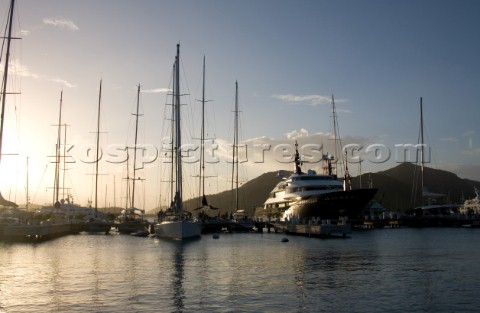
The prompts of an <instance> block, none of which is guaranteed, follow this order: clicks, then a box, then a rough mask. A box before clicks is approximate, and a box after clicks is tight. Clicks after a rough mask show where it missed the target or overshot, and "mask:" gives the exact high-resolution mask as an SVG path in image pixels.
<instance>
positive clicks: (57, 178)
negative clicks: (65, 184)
mask: <svg viewBox="0 0 480 313" xmlns="http://www.w3.org/2000/svg"><path fill="white" fill-rule="evenodd" d="M62 101H63V90H62V91H61V92H60V112H59V114H58V133H57V146H56V151H55V182H54V186H55V188H54V196H53V203H54V204H56V203H57V202H58V194H59V191H60V142H61V138H60V137H61V134H62Z"/></svg>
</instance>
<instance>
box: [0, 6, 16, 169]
mask: <svg viewBox="0 0 480 313" xmlns="http://www.w3.org/2000/svg"><path fill="white" fill-rule="evenodd" d="M14 4H15V1H14V0H12V2H11V4H10V15H9V20H8V37H7V50H6V54H5V68H4V71H3V82H2V112H1V122H0V160H1V159H2V144H3V124H4V116H5V98H6V96H7V80H8V64H9V60H10V41H11V39H12V23H13V7H14Z"/></svg>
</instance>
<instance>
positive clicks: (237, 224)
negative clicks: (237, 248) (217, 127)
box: [228, 81, 255, 232]
mask: <svg viewBox="0 0 480 313" xmlns="http://www.w3.org/2000/svg"><path fill="white" fill-rule="evenodd" d="M238 113H239V110H238V82H237V81H235V111H234V114H235V118H234V123H233V124H234V125H233V127H234V131H233V155H232V191H233V190H235V200H234V203H233V208H235V212H234V213H233V214H232V220H231V221H230V223H229V224H228V229H229V230H230V231H234V232H248V231H253V228H254V227H255V225H253V223H252V222H251V221H250V220H249V219H248V216H246V215H245V210H239V208H238V196H239V195H238V191H239V190H238V162H239V159H238ZM234 182H235V189H234V188H233V184H234Z"/></svg>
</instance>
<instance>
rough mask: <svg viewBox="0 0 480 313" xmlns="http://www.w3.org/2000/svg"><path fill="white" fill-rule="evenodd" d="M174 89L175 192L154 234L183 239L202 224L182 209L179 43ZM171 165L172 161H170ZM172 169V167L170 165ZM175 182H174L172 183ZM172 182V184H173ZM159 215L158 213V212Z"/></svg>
mask: <svg viewBox="0 0 480 313" xmlns="http://www.w3.org/2000/svg"><path fill="white" fill-rule="evenodd" d="M174 73H175V74H174V90H173V97H174V101H173V106H172V110H173V112H172V113H173V114H172V116H173V121H172V122H174V125H173V126H174V127H173V130H174V131H173V132H172V154H173V155H172V157H173V161H174V164H175V171H174V172H175V175H176V176H175V178H176V179H175V181H173V180H172V181H171V184H172V190H173V187H175V188H174V190H175V192H174V196H173V192H172V196H173V200H172V202H171V205H170V207H169V208H168V209H167V211H166V212H165V214H163V215H162V216H161V218H160V219H159V221H158V223H157V224H156V225H155V234H156V235H157V236H158V237H160V238H168V239H176V240H184V239H192V238H197V237H200V235H201V231H202V225H201V223H200V222H198V221H194V220H193V219H192V217H191V214H189V213H188V212H185V211H184V210H183V198H182V190H183V188H182V184H183V181H182V154H181V147H182V144H181V139H182V136H181V127H180V116H181V115H180V112H181V110H180V107H181V103H180V96H181V93H180V44H177V55H176V57H175V65H174ZM172 165H173V163H172ZM172 170H173V167H172ZM174 183H175V184H174ZM173 184H174V185H173ZM159 217H160V214H159Z"/></svg>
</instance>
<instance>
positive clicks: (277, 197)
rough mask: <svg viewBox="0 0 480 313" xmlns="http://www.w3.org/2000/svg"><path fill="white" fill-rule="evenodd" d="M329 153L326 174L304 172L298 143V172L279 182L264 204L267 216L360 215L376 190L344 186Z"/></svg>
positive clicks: (326, 156)
mask: <svg viewBox="0 0 480 313" xmlns="http://www.w3.org/2000/svg"><path fill="white" fill-rule="evenodd" d="M332 159H333V157H332V156H330V155H325V156H324V157H323V160H324V161H325V162H326V163H327V166H326V168H327V169H328V173H327V174H322V175H321V174H317V173H316V172H315V171H312V170H309V171H308V172H307V173H304V172H302V170H301V167H300V164H301V161H300V155H299V152H298V144H297V143H295V171H294V173H293V174H292V175H290V176H289V177H288V178H284V180H283V181H281V182H280V183H278V184H277V185H276V186H275V188H274V189H273V190H272V192H271V193H270V196H269V198H268V199H267V200H266V201H265V203H264V211H265V213H264V214H265V215H266V216H268V217H270V218H274V219H279V220H280V221H291V220H296V221H298V222H300V221H303V220H311V219H313V218H316V219H324V220H327V219H331V220H334V219H338V218H339V217H342V216H346V217H349V218H355V217H358V216H359V215H360V214H361V213H362V212H363V210H364V209H365V207H366V205H367V204H368V203H369V202H370V201H371V200H372V199H373V197H374V196H375V194H376V192H377V189H374V188H362V189H345V188H344V184H343V183H342V182H341V181H340V180H338V178H337V176H336V175H334V174H332V171H331V168H332V167H331V160H332Z"/></svg>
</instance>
